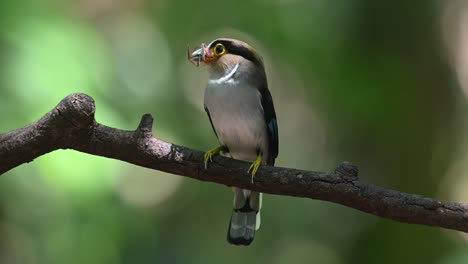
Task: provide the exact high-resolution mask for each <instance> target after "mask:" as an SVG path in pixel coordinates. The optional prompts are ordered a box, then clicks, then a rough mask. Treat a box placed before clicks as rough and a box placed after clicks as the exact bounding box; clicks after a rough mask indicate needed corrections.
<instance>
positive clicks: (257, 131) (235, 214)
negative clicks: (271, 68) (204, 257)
mask: <svg viewBox="0 0 468 264" xmlns="http://www.w3.org/2000/svg"><path fill="white" fill-rule="evenodd" d="M188 56H189V60H190V61H191V62H192V63H193V64H195V65H196V66H198V65H200V64H201V63H203V64H205V65H206V66H207V68H208V71H209V73H210V75H209V76H210V77H209V80H208V83H207V86H206V89H205V99H204V106H205V110H206V113H207V114H208V118H209V119H210V122H211V125H212V127H213V130H214V133H215V135H216V136H217V137H218V141H219V144H220V146H219V147H217V148H214V149H212V150H210V151H208V152H206V154H205V167H206V165H207V163H208V162H209V161H210V160H211V157H212V156H214V155H217V154H219V153H220V152H223V153H226V154H228V155H229V156H230V157H232V158H234V159H239V160H245V161H250V162H252V165H251V166H250V168H249V170H248V173H250V176H251V178H252V181H253V179H254V176H255V173H256V172H257V170H258V169H259V167H260V166H261V165H262V164H267V165H271V166H273V165H274V163H275V159H276V157H277V156H278V124H277V121H276V114H275V108H274V106H273V100H272V97H271V94H270V91H269V90H268V85H267V78H266V73H265V69H264V66H263V61H262V58H261V57H260V56H259V55H258V54H257V52H256V51H255V50H254V49H253V48H252V47H251V46H250V45H248V44H247V43H245V42H242V41H239V40H236V39H228V38H219V39H215V40H213V41H212V42H211V43H210V44H207V45H205V44H202V45H201V47H199V48H197V49H195V50H194V51H193V52H189V54H188ZM261 203H262V196H261V193H259V192H255V191H250V190H245V189H240V188H235V187H234V208H233V210H232V215H231V221H230V223H229V229H228V234H227V239H228V241H229V243H231V244H235V245H249V244H250V243H252V241H253V239H254V236H255V231H256V230H258V228H259V227H260V208H261Z"/></svg>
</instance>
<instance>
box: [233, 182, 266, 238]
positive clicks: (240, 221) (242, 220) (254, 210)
mask: <svg viewBox="0 0 468 264" xmlns="http://www.w3.org/2000/svg"><path fill="white" fill-rule="evenodd" d="M261 195H262V194H261V193H259V192H252V191H249V190H244V189H238V188H235V189H234V208H233V209H232V215H231V221H230V222H229V228H228V233H227V240H228V242H229V243H231V244H233V245H245V246H247V245H250V243H252V241H253V239H254V237H255V231H256V230H258V228H259V227H260V208H261V203H262V197H261Z"/></svg>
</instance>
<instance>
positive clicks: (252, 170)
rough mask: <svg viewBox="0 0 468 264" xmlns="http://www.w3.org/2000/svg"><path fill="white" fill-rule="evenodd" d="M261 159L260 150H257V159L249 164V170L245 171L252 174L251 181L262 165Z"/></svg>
mask: <svg viewBox="0 0 468 264" xmlns="http://www.w3.org/2000/svg"><path fill="white" fill-rule="evenodd" d="M262 161H263V155H262V153H261V152H259V153H258V155H257V159H256V160H255V161H254V162H253V163H252V165H250V167H249V170H248V171H247V172H250V173H251V175H252V183H253V178H254V176H255V174H256V173H257V171H258V169H259V168H260V166H261V165H262Z"/></svg>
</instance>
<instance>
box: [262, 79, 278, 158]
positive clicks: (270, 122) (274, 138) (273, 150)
mask: <svg viewBox="0 0 468 264" xmlns="http://www.w3.org/2000/svg"><path fill="white" fill-rule="evenodd" d="M260 94H261V96H262V107H263V116H264V117H265V123H266V126H267V132H268V158H267V164H268V165H275V159H276V157H278V148H279V147H278V123H277V121H276V113H275V107H274V106H273V99H272V98H271V94H270V91H269V90H268V87H266V86H265V87H264V88H262V89H260Z"/></svg>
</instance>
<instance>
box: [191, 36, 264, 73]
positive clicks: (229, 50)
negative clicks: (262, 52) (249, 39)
mask: <svg viewBox="0 0 468 264" xmlns="http://www.w3.org/2000/svg"><path fill="white" fill-rule="evenodd" d="M188 59H189V61H190V62H191V63H193V64H194V65H195V66H199V65H200V63H204V64H206V65H207V66H208V69H209V70H210V71H211V73H212V74H213V73H214V74H218V73H219V74H221V75H222V74H223V73H224V72H226V71H229V70H230V69H231V68H232V67H234V66H235V65H236V64H240V65H243V66H247V67H249V65H250V67H252V68H257V69H259V70H260V71H261V72H263V71H264V70H263V62H262V58H261V57H260V56H259V55H258V54H257V52H256V51H255V50H254V49H253V48H252V47H251V46H250V45H249V44H247V43H245V42H242V41H240V40H236V39H228V38H219V39H215V40H213V41H212V42H211V43H210V44H208V45H206V44H203V43H202V44H201V45H200V47H198V48H196V49H195V50H194V51H193V52H190V51H189V52H188ZM250 67H249V68H250Z"/></svg>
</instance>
